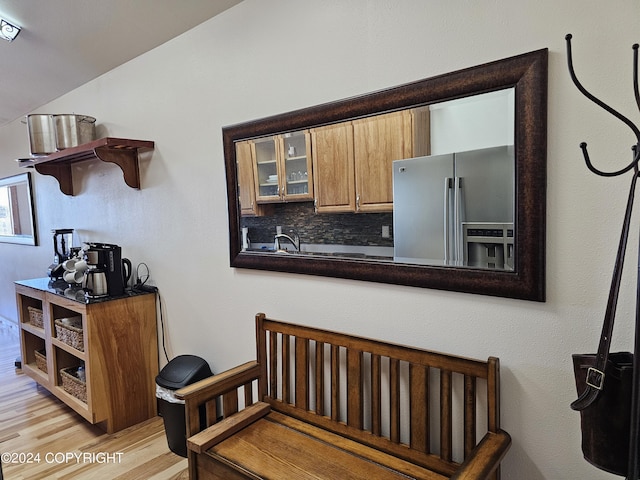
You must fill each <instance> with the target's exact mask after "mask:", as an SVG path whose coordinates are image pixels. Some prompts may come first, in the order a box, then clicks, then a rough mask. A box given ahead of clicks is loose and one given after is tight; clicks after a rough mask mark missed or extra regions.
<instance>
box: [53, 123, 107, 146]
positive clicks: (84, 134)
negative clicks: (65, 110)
mask: <svg viewBox="0 0 640 480" xmlns="http://www.w3.org/2000/svg"><path fill="white" fill-rule="evenodd" d="M53 120H54V123H55V142H56V149H57V150H64V149H65V148H71V147H77V146H78V145H82V144H83V143H89V142H91V141H93V140H95V138H96V126H95V123H96V119H95V118H93V117H89V116H87V115H71V114H64V115H53Z"/></svg>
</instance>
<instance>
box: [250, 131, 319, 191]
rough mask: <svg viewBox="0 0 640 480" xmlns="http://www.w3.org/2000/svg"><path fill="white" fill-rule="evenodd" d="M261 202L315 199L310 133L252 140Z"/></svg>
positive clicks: (256, 186)
mask: <svg viewBox="0 0 640 480" xmlns="http://www.w3.org/2000/svg"><path fill="white" fill-rule="evenodd" d="M249 144H250V145H251V156H252V159H253V174H254V175H253V176H254V185H255V198H256V202H257V203H279V202H303V201H310V200H313V171H312V160H311V159H312V156H311V143H310V135H309V132H308V131H307V130H303V131H300V132H292V133H287V134H284V135H275V136H272V137H265V138H260V139H255V140H251V141H250V142H249Z"/></svg>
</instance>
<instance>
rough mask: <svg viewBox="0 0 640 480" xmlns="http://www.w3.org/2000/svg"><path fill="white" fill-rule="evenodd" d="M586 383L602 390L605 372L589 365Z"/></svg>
mask: <svg viewBox="0 0 640 480" xmlns="http://www.w3.org/2000/svg"><path fill="white" fill-rule="evenodd" d="M586 383H587V385H589V386H590V387H593V388H596V389H598V390H602V386H603V383H604V372H603V371H601V370H598V369H597V368H593V367H589V370H587V378H586Z"/></svg>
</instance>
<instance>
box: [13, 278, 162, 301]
mask: <svg viewBox="0 0 640 480" xmlns="http://www.w3.org/2000/svg"><path fill="white" fill-rule="evenodd" d="M15 283H16V284H17V285H22V286H24V287H29V288H34V289H36V290H41V291H44V292H49V293H52V294H54V295H58V296H59V297H64V298H67V299H69V300H73V301H76V302H78V303H84V304H90V303H101V302H108V301H110V300H118V299H120V298H128V297H135V296H138V295H147V294H149V293H152V292H145V291H142V292H139V291H133V290H131V289H127V290H125V292H124V295H121V296H119V297H109V296H107V297H99V298H91V297H87V296H86V295H85V292H84V290H83V289H82V287H81V286H80V285H70V284H68V283H67V282H65V281H64V280H53V279H51V278H49V277H45V278H32V279H29V280H18V281H16V282H15Z"/></svg>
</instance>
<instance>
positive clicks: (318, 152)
mask: <svg viewBox="0 0 640 480" xmlns="http://www.w3.org/2000/svg"><path fill="white" fill-rule="evenodd" d="M311 134H312V144H313V150H314V152H313V153H314V175H315V179H316V180H315V189H316V210H317V211H318V212H319V213H332V212H334V213H337V212H391V211H393V173H392V162H393V161H394V160H400V159H404V158H411V157H413V156H416V155H427V154H428V150H429V146H428V139H429V115H428V108H426V107H425V108H423V109H413V110H410V111H402V112H394V113H388V114H383V115H376V116H373V117H368V118H363V119H359V120H354V121H351V122H343V123H338V124H335V125H329V126H325V127H320V128H315V129H312V131H311Z"/></svg>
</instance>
